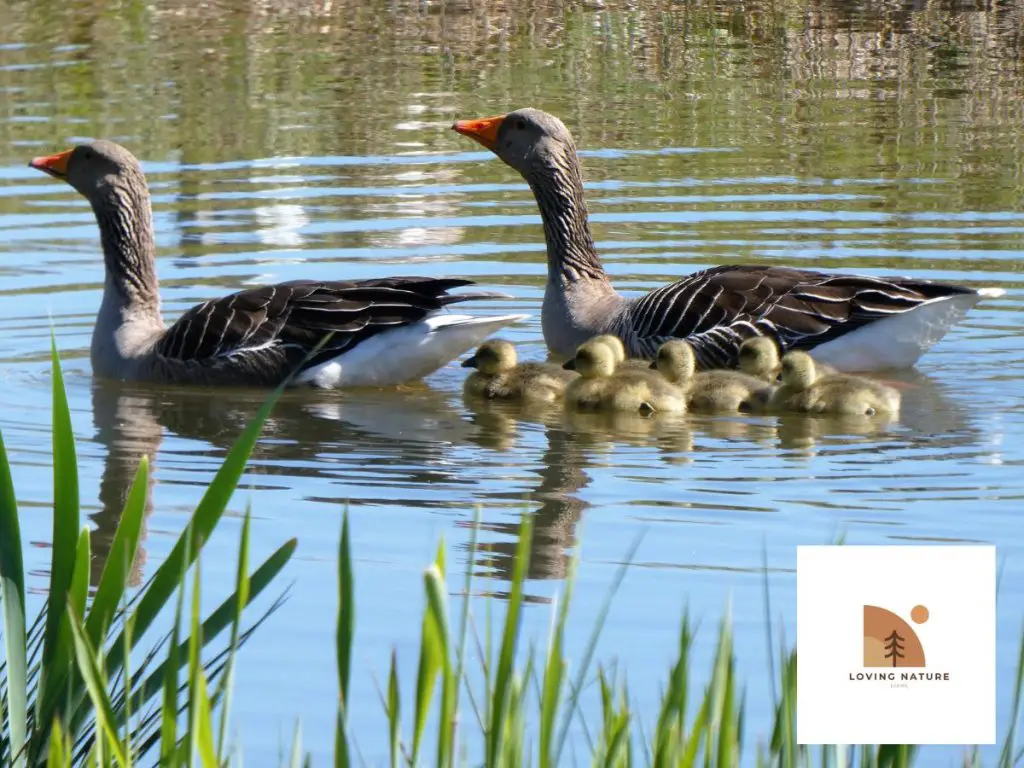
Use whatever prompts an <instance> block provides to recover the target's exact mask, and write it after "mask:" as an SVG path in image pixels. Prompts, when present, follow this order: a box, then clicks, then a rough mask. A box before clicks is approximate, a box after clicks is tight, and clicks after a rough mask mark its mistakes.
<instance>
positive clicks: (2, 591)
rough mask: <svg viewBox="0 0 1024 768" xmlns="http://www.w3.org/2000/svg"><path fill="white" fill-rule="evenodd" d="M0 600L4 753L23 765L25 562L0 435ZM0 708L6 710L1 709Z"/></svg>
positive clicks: (19, 767) (0, 741)
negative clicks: (5, 741) (4, 724)
mask: <svg viewBox="0 0 1024 768" xmlns="http://www.w3.org/2000/svg"><path fill="white" fill-rule="evenodd" d="M0 603H2V604H3V632H2V634H3V638H4V660H5V662H4V663H5V672H6V680H5V681H4V682H5V685H4V688H3V693H4V700H3V701H0V723H2V722H3V719H4V718H3V715H6V719H7V727H8V734H7V735H8V739H7V748H6V751H7V756H8V759H9V760H10V764H11V766H12V768H23V767H24V765H25V762H26V761H25V753H24V748H25V746H26V744H25V741H26V738H27V734H28V730H27V722H28V698H27V695H28V660H27V652H26V648H27V644H28V638H27V636H26V633H25V565H24V561H23V559H22V552H21V528H20V525H19V523H18V502H17V500H16V499H15V495H14V482H13V480H12V479H11V467H10V464H9V463H8V461H7V448H6V447H5V446H4V441H3V435H2V434H0ZM3 710H6V712H4V711H3ZM4 752H5V750H4V748H3V735H2V728H0V758H2V757H4Z"/></svg>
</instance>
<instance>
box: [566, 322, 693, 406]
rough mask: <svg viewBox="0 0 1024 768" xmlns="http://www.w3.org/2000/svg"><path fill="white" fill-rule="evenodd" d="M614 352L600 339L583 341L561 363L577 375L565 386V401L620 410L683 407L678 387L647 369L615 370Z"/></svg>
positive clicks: (684, 403) (684, 401)
mask: <svg viewBox="0 0 1024 768" xmlns="http://www.w3.org/2000/svg"><path fill="white" fill-rule="evenodd" d="M615 364H616V363H615V352H614V351H613V350H612V348H611V347H610V346H608V345H607V344H603V343H601V342H600V341H594V340H593V339H591V340H590V341H587V342H584V343H583V344H581V345H580V347H579V349H577V350H576V355H575V356H574V357H573V358H572V359H571V360H568V361H567V362H566V363H565V364H564V365H563V367H564V368H566V369H567V370H574V371H577V372H578V373H579V374H580V377H579V378H578V379H576V380H575V381H572V382H570V383H569V386H568V387H566V389H565V404H566V406H567V407H569V408H574V409H578V410H582V411H608V412H614V411H620V412H625V413H640V414H644V415H648V414H651V413H656V412H659V411H660V412H667V413H681V412H683V411H685V410H686V398H685V397H684V394H683V392H682V390H680V389H679V388H677V387H674V386H673V385H671V384H669V383H668V381H666V380H665V379H664V378H662V377H661V376H658V375H656V374H655V375H653V376H652V375H651V374H650V372H648V371H638V370H627V371H623V372H618V373H617V372H616V371H615Z"/></svg>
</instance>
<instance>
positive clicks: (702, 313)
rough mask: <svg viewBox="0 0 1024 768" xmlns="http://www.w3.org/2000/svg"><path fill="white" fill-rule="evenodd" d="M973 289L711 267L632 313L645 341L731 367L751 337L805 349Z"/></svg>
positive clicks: (905, 280)
mask: <svg viewBox="0 0 1024 768" xmlns="http://www.w3.org/2000/svg"><path fill="white" fill-rule="evenodd" d="M970 292H971V289H969V288H963V287H960V286H951V285H943V284H937V283H932V282H929V281H926V280H915V279H911V278H873V277H856V276H848V275H839V276H837V275H830V274H826V273H823V272H810V271H805V270H796V269H789V268H786V267H749V266H745V267H735V266H725V267H713V268H711V269H706V270H702V271H700V272H696V273H694V274H693V275H691V276H690V277H688V278H685V279H684V280H680V281H679V282H676V283H673V284H671V285H667V286H664V287H662V288H658V289H656V290H654V291H652V292H651V293H649V294H647V295H646V296H643V297H641V298H639V299H638V300H637V301H636V302H635V303H634V304H633V305H632V306H631V308H630V313H629V320H630V322H631V325H632V330H633V331H634V332H635V333H636V335H637V337H638V338H639V339H640V340H641V342H643V341H644V340H650V344H644V346H645V347H646V346H654V345H656V344H657V343H658V341H660V340H663V339H666V338H672V337H688V338H690V340H691V341H692V342H693V344H694V347H695V351H696V352H697V355H698V361H699V362H700V364H701V365H702V367H709V366H720V365H731V364H732V363H733V362H734V359H735V354H736V352H737V348H738V346H739V344H741V343H742V342H743V340H744V339H745V338H748V337H749V336H751V335H754V334H758V333H760V334H767V335H771V336H774V337H775V338H776V339H777V340H778V341H779V342H780V343H781V344H782V345H783V347H784V348H787V349H789V348H797V349H800V348H802V349H810V348H813V347H815V346H817V345H819V344H823V343H825V342H827V341H831V340H833V339H835V338H838V337H839V336H842V335H843V334H845V333H849V332H850V331H853V330H855V329H857V328H860V327H861V326H863V325H865V324H867V323H870V322H873V321H875V320H879V319H881V318H882V317H885V316H887V315H893V314H899V313H901V312H905V311H907V310H909V309H913V308H914V307H916V306H918V305H920V304H924V303H926V302H928V301H932V300H934V299H937V298H943V297H946V296H952V295H956V294H963V293H970Z"/></svg>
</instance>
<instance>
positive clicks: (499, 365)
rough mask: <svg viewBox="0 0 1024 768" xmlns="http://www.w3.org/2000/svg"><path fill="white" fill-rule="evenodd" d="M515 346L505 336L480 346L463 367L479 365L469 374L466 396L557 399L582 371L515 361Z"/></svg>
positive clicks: (530, 400)
mask: <svg viewBox="0 0 1024 768" xmlns="http://www.w3.org/2000/svg"><path fill="white" fill-rule="evenodd" d="M516 361H517V357H516V348H515V347H514V346H512V344H511V343H510V342H507V341H505V340H504V339H490V340H488V341H485V342H484V343H483V344H481V345H480V346H479V348H478V349H477V351H476V352H475V353H474V354H473V356H472V357H470V358H468V359H467V360H465V361H464V362H463V363H462V367H463V368H476V370H475V371H474V372H473V373H471V374H470V375H469V376H467V377H466V381H465V384H464V385H463V393H464V394H465V395H466V397H470V398H473V397H476V398H486V399H488V400H510V401H515V402H529V403H555V402H558V401H560V400H561V399H562V395H563V393H564V392H565V387H566V385H567V384H568V383H569V382H570V381H572V380H573V379H578V378H579V375H578V374H576V373H574V372H572V371H566V370H563V369H562V368H560V367H559V366H557V365H550V364H548V363H519V364H518V365H517V364H516Z"/></svg>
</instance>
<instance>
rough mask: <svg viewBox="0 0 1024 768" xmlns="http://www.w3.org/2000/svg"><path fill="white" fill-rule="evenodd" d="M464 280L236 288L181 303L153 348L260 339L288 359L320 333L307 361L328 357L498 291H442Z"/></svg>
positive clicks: (198, 351)
mask: <svg viewBox="0 0 1024 768" xmlns="http://www.w3.org/2000/svg"><path fill="white" fill-rule="evenodd" d="M472 284H473V281H471V280H457V279H433V278H422V277H392V278H384V279H376V280H355V281H334V282H314V281H307V280H297V281H292V282H287V283H280V284H278V285H268V286H261V287H258V288H250V289H248V290H245V291H239V292H238V293H233V294H230V295H228V296H225V297H223V298H220V299H216V300H214V301H208V302H205V303H203V304H200V305H198V306H196V307H194V308H192V309H190V310H188V311H187V312H186V313H185V314H184V315H182V316H181V318H180V319H179V320H178V321H177V322H176V323H175V324H174V325H173V326H171V327H170V328H169V329H168V330H167V333H166V334H165V335H164V337H163V338H162V339H161V341H160V343H159V344H158V346H157V353H158V354H160V355H161V356H163V357H166V358H168V359H174V360H182V361H189V360H209V359H212V358H218V357H230V356H234V355H240V354H245V353H247V352H251V351H255V350H257V349H265V348H267V347H268V346H274V347H276V348H277V349H278V350H279V351H280V352H283V353H284V356H285V358H286V359H287V362H288V364H290V365H296V364H298V363H300V362H301V361H302V359H303V358H304V357H305V356H306V354H308V353H309V351H310V350H311V349H312V348H313V347H314V346H316V345H317V344H318V343H319V342H320V341H321V340H322V339H323V337H324V336H325V335H326V334H328V333H333V334H334V335H333V337H332V338H331V340H330V341H329V342H328V344H327V345H326V346H325V347H324V348H323V349H322V350H320V351H319V353H318V354H317V355H316V356H315V357H314V358H313V359H311V360H310V361H309V363H308V364H309V365H315V364H317V363H319V362H323V361H324V360H327V359H330V358H331V357H334V356H335V355H337V354H339V353H341V352H343V351H344V350H346V349H348V348H350V347H352V346H354V345H356V344H358V343H359V342H360V341H363V340H364V339H366V338H369V337H370V336H372V335H374V334H375V333H378V332H380V331H382V330H385V329H387V328H390V327H396V326H401V325H406V324H409V323H415V322H417V321H419V320H422V319H424V318H425V317H427V316H428V315H429V314H431V313H433V312H435V311H437V310H439V309H441V308H443V307H445V306H448V305H450V304H455V303H458V302H461V301H469V300H471V299H479V298H482V297H494V296H496V295H499V294H493V293H486V292H475V293H462V294H454V295H452V294H448V293H447V292H448V291H449V290H451V289H452V288H459V287H462V286H466V285H472Z"/></svg>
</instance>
